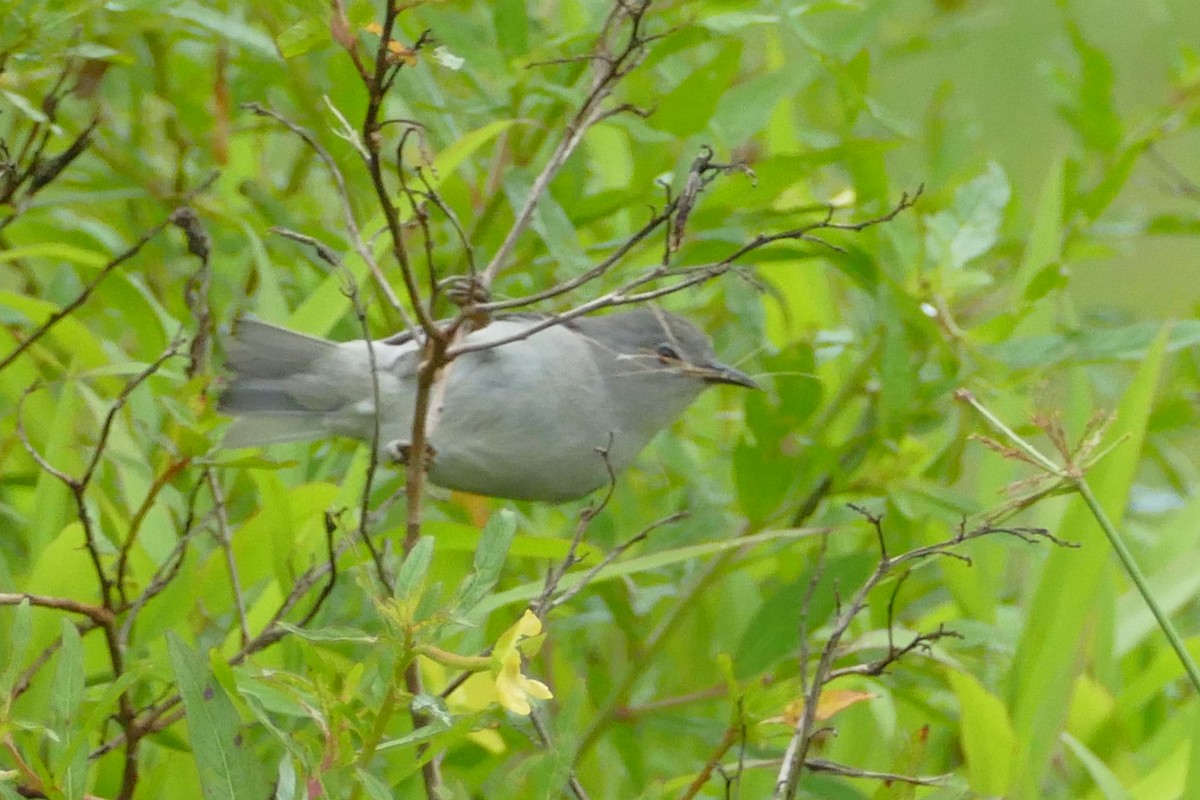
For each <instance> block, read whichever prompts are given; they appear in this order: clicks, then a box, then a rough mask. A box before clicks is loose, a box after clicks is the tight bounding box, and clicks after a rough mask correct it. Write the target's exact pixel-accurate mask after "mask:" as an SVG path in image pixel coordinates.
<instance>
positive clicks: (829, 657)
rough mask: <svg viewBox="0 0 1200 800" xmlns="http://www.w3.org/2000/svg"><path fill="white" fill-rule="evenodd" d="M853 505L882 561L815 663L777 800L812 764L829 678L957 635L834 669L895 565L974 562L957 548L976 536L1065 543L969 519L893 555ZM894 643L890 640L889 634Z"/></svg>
mask: <svg viewBox="0 0 1200 800" xmlns="http://www.w3.org/2000/svg"><path fill="white" fill-rule="evenodd" d="M851 508H855V510H857V511H859V512H860V513H862V514H864V515H865V516H866V517H867V520H868V522H869V523H870V524H871V525H872V526H873V528H874V530H875V534H876V540H877V544H878V545H879V546H880V556H879V563H878V565H877V566H876V568H875V570H874V571H873V572H872V573H871V575H869V576H868V577H867V579H866V580H865V581H863V583H862V584H861V585H860V586H859V588H858V589H857V590H856V591H855V592H854V594H853V595H852V596H851V598H850V602H849V603H848V604H846V605H844V606H843V605H842V604H841V603H840V602H839V603H838V610H837V613H836V614H835V616H834V621H833V623H832V625H831V632H830V634H829V637H828V638H827V639H826V642H825V646H824V647H823V648H822V649H821V655H820V657H819V658H818V660H817V665H816V667H815V668H814V669H813V676H812V679H811V681H810V682H809V685H808V690H807V691H806V693H805V697H804V710H803V712H802V713H801V716H800V720H799V721H798V722H797V723H796V727H795V730H794V731H793V733H792V737H791V739H790V740H789V741H788V745H787V748H786V749H785V751H784V755H783V760H782V763H781V765H780V767H779V773H778V775H777V777H776V780H775V791H774V792H773V794H772V798H773V800H792V798H794V797H795V796H796V790H797V786H798V784H799V781H800V775H801V772H802V771H803V769H804V768H805V767H808V766H809V761H808V758H807V756H808V749H809V746H810V745H811V743H812V738H813V735H814V732H815V725H816V721H817V720H816V714H817V707H818V704H819V701H820V697H821V693H822V691H823V690H824V688H825V687H826V686H827V685H828V684H829V682H830V681H832V680H834V679H835V678H836V677H840V676H842V675H849V674H856V675H857V674H866V675H880V674H882V673H883V672H884V671H885V670H886V669H887V668H888V667H889V666H891V665H892V664H894V663H895V662H896V661H897V660H898V659H899V658H900V657H902V656H903V655H905V654H907V653H909V652H912V651H913V650H916V649H919V648H920V649H926V648H928V647H929V645H930V644H931V643H932V642H935V641H937V640H938V639H941V638H944V637H946V636H955V635H957V634H954V633H953V632H950V631H946V630H944V629H943V628H940V627H939V628H938V630H936V631H933V632H930V633H923V634H917V635H916V637H915V638H914V640H913V641H912V642H911V643H910V644H909V645H906V646H905V647H902V648H899V649H897V648H895V647H894V646H889V649H888V652H887V653H885V654H884V656H883V657H882V658H880V659H878V660H876V661H874V662H871V663H870V664H868V665H864V666H863V667H862V668H846V669H845V670H841V671H838V670H834V669H833V662H834V660H835V659H836V658H837V656H838V650H839V646H840V644H841V641H842V637H843V636H845V634H846V632H847V631H848V630H849V629H850V625H851V623H853V621H854V619H855V618H856V617H857V616H858V615H859V614H860V613H861V612H862V610H863V608H864V607H865V606H866V602H867V598H868V597H869V596H870V594H871V592H872V591H873V590H874V589H875V587H877V586H878V585H879V584H880V582H882V581H883V580H884V579H885V578H887V577H888V576H890V575H891V574H892V572H893V571H894V570H895V568H896V567H898V566H900V565H902V564H907V563H909V562H913V561H918V560H922V559H926V558H934V557H938V556H941V557H947V558H957V559H960V560H962V561H965V562H967V563H968V564H969V563H970V561H971V560H970V558H968V557H967V556H965V555H962V554H961V553H958V552H956V551H955V549H954V548H956V547H958V546H959V545H961V544H963V543H964V542H967V541H970V540H972V539H977V538H981V537H983V536H988V535H991V534H996V533H1003V534H1008V535H1012V536H1016V537H1017V538H1020V539H1021V540H1022V541H1025V542H1037V541H1043V540H1044V541H1049V542H1052V543H1055V544H1059V545H1062V544H1064V543H1063V542H1061V541H1060V540H1058V539H1056V538H1055V537H1054V536H1052V535H1051V534H1050V533H1049V532H1048V531H1046V530H1043V529H1040V528H1004V527H996V526H992V525H988V524H985V525H982V526H981V527H978V528H975V529H973V530H971V531H967V530H966V525H965V522H964V523H963V524H962V525H960V527H959V531H958V534H957V535H955V536H954V537H952V538H950V539H947V540H945V541H942V542H937V543H935V544H932V545H927V546H924V547H917V548H914V549H912V550H909V551H908V552H905V553H902V554H900V555H898V556H891V557H889V556H888V555H887V552H886V548H884V547H883V541H884V539H883V531H882V518H881V517H880V516H878V515H874V514H871V513H870V512H867V511H865V510H863V509H860V508H856V507H854V506H851ZM894 599H895V597H894V595H893V597H892V602H894ZM889 613H890V612H889ZM889 624H890V620H889ZM890 642H891V638H890V635H889V643H890ZM804 668H805V665H803V664H802V665H801V669H802V670H803V669H804ZM913 780H914V781H915V780H919V779H913Z"/></svg>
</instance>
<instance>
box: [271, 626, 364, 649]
mask: <svg viewBox="0 0 1200 800" xmlns="http://www.w3.org/2000/svg"><path fill="white" fill-rule="evenodd" d="M276 625H278V626H279V627H280V628H282V629H283V630H285V631H287V632H288V633H290V634H292V635H293V636H298V637H300V638H301V639H304V640H305V641H309V642H353V643H356V644H375V643H376V642H378V641H379V637H378V636H372V635H371V634H369V633H366V632H365V631H361V630H359V629H358V628H343V627H332V626H331V627H326V628H299V627H297V626H295V625H291V624H289V623H287V622H278V623H276Z"/></svg>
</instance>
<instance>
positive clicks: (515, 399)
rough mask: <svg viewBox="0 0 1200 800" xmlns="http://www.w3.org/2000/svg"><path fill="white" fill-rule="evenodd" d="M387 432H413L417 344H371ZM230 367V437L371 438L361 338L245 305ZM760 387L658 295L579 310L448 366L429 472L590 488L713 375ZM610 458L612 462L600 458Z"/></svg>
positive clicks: (437, 476)
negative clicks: (247, 313)
mask: <svg viewBox="0 0 1200 800" xmlns="http://www.w3.org/2000/svg"><path fill="white" fill-rule="evenodd" d="M544 320H545V317H544V316H537V315H529V314H514V315H510V316H501V317H497V318H495V319H493V320H492V322H491V323H490V324H489V325H487V326H486V327H484V328H483V329H482V330H478V331H474V332H472V333H471V334H470V335H468V336H467V337H466V339H465V340H464V344H466V345H477V344H482V343H486V342H494V341H498V340H501V339H506V338H508V337H510V336H513V335H514V334H519V333H521V332H523V331H526V330H528V329H529V328H530V327H532V326H534V325H536V324H537V323H539V322H541V321H544ZM373 349H374V353H375V363H376V366H377V370H378V375H379V398H380V406H381V412H380V415H379V427H380V445H381V448H382V447H388V448H389V449H392V448H394V447H395V446H396V445H402V444H403V443H405V442H407V440H408V439H409V438H410V437H411V435H412V434H411V431H412V415H413V404H414V400H415V396H416V384H417V378H416V370H417V365H418V360H419V353H418V348H417V345H416V344H415V343H414V341H413V340H412V337H411V336H409V335H408V334H400V335H397V336H393V337H392V338H390V339H383V340H380V341H376V342H374V344H373ZM226 354H227V359H226V364H227V366H228V368H229V369H230V370H231V371H232V373H233V374H232V380H231V381H230V383H229V385H228V387H227V388H226V389H225V391H224V393H223V394H222V395H221V401H220V408H221V410H222V411H224V412H226V413H229V414H232V415H234V416H235V417H236V418H237V419H236V421H235V422H234V423H233V426H232V427H231V428H230V429H229V431H228V433H226V435H225V441H224V444H225V446H226V447H248V446H252V445H265V444H272V443H275V442H288V441H298V440H305V439H320V438H325V437H327V436H350V437H353V438H356V439H362V440H365V441H370V439H371V436H372V433H373V430H374V402H373V397H374V392H373V389H372V382H371V377H370V375H371V372H370V360H369V356H368V351H367V344H366V341H365V340H361V339H360V340H357V341H352V342H342V343H337V342H331V341H327V340H325V339H317V338H314V337H311V336H306V335H304V334H300V333H295V332H293V331H289V330H286V329H284V328H278V327H276V326H274V325H268V324H266V323H264V322H258V321H255V320H250V319H244V320H241V321H240V322H239V323H238V325H237V326H236V327H235V330H234V333H233V337H232V338H231V339H230V340H229V341H228V342H227V344H226ZM718 383H726V384H733V385H736V386H746V387H752V388H753V387H755V386H756V384H755V383H754V381H753V380H752V379H751V378H750V377H749V376H748V375H746V374H744V373H742V372H739V371H738V370H736V369H733V368H732V367H728V366H725V365H724V364H721V363H719V362H718V361H717V360H716V358H715V356H714V355H713V348H712V343H711V342H710V341H709V339H708V337H707V336H705V335H704V334H703V333H702V332H701V331H699V330H697V329H696V328H695V327H694V326H693V325H692V324H691V323H689V322H687V321H685V320H683V319H680V318H679V317H677V316H674V315H673V314H668V313H666V312H665V311H661V310H659V309H657V308H639V309H637V310H634V311H626V312H623V313H616V314H608V315H606V316H596V317H580V318H577V319H573V320H569V321H567V322H565V323H562V324H559V325H554V326H553V327H549V328H546V329H544V330H541V331H538V332H536V333H534V334H532V335H530V336H529V337H527V338H524V339H520V340H518V341H514V342H508V343H505V344H501V345H498V346H496V347H494V348H491V349H487V350H479V351H475V352H469V353H465V354H463V355H462V356H460V357H459V358H457V359H456V360H455V361H454V363H453V366H452V367H451V372H450V379H449V383H448V385H447V386H446V393H445V399H444V410H443V413H442V415H441V418H440V420H439V422H438V424H437V426H436V427H435V428H434V431H433V434H432V436H431V438H430V445H431V447H432V449H433V453H434V455H433V458H432V462H431V464H430V467H429V478H430V480H431V481H432V482H433V483H435V484H438V485H439V486H444V487H447V488H450V489H458V490H461V491H465V492H473V493H475V494H483V495H491V496H494V497H506V498H509V499H513V500H542V501H549V502H560V501H564V500H572V499H575V498H578V497H582V496H583V495H585V494H587V493H588V492H590V491H592V490H593V489H596V488H598V487H600V486H603V485H605V484H606V483H608V481H609V467H611V468H612V470H613V471H614V472H615V471H619V470H622V469H624V468H625V467H626V466H628V465H629V464H630V462H632V461H633V460H634V458H636V457H637V455H638V453H640V452H641V451H642V449H643V448H644V447H645V446H646V444H647V443H648V442H649V441H650V439H651V438H653V436H654V435H655V434H656V433H658V431H660V430H662V429H663V428H665V427H667V426H668V425H670V424H671V422H672V421H674V419H675V418H676V417H678V416H679V415H680V414H681V413H683V411H684V409H686V408H687V407H688V406H689V405H690V404H691V403H692V401H693V400H695V399H696V398H697V397H698V396H699V394H700V393H701V392H702V391H703V390H704V389H705V387H707V386H711V385H713V384H718ZM606 460H607V464H606V463H605V462H606Z"/></svg>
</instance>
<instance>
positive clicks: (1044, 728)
mask: <svg viewBox="0 0 1200 800" xmlns="http://www.w3.org/2000/svg"><path fill="white" fill-rule="evenodd" d="M1166 344H1167V335H1166V332H1165V331H1164V332H1163V334H1162V335H1161V336H1160V337H1159V338H1158V340H1157V341H1156V342H1155V343H1154V345H1153V346H1152V347H1151V348H1150V349H1149V351H1148V352H1147V353H1146V357H1145V358H1144V359H1143V361H1142V363H1141V365H1140V367H1139V369H1138V371H1137V373H1136V374H1135V375H1134V377H1133V379H1132V380H1131V381H1130V384H1129V386H1128V387H1127V388H1126V391H1125V393H1124V397H1123V399H1122V402H1121V404H1120V406H1119V407H1118V408H1117V411H1116V420H1115V422H1114V423H1113V425H1112V427H1111V429H1110V430H1109V431H1108V435H1107V436H1106V440H1107V441H1110V442H1120V446H1118V447H1116V448H1114V449H1113V450H1112V451H1111V452H1109V453H1108V454H1107V455H1106V456H1105V457H1104V458H1103V459H1102V460H1101V461H1100V462H1099V463H1098V464H1096V465H1095V466H1094V467H1093V468H1092V469H1091V471H1090V472H1089V473H1088V481H1089V483H1090V485H1091V487H1092V490H1093V492H1094V493H1095V494H1096V496H1097V497H1100V498H1101V502H1102V504H1103V505H1104V506H1105V512H1106V514H1107V515H1108V517H1109V519H1110V520H1111V521H1112V522H1113V524H1114V525H1116V526H1118V528H1119V527H1120V525H1121V520H1122V519H1123V517H1124V511H1125V506H1126V502H1127V501H1126V499H1127V498H1128V497H1129V490H1130V487H1131V486H1132V484H1133V479H1134V476H1135V475H1136V474H1137V470H1138V465H1139V462H1140V456H1141V450H1142V444H1143V442H1144V440H1145V436H1146V424H1147V420H1148V419H1149V417H1150V411H1151V409H1152V407H1153V398H1154V394H1155V388H1156V387H1157V385H1158V381H1159V379H1160V376H1161V371H1162V365H1163V355H1164V352H1165V350H1166ZM1055 527H1056V528H1057V529H1058V530H1061V531H1069V532H1070V534H1069V535H1070V537H1071V538H1072V539H1074V540H1076V541H1078V542H1079V543H1080V545H1081V547H1080V548H1079V549H1068V548H1062V547H1059V548H1055V549H1054V550H1053V551H1051V553H1050V554H1049V556H1048V557H1047V558H1046V561H1045V564H1044V566H1043V568H1042V574H1041V578H1040V580H1039V581H1038V585H1037V588H1036V589H1035V591H1034V594H1033V596H1032V599H1031V601H1030V604H1029V611H1028V622H1027V623H1026V626H1025V630H1024V631H1023V633H1022V635H1021V639H1020V642H1019V644H1018V647H1017V653H1016V658H1015V659H1014V662H1013V666H1012V668H1011V670H1010V675H1011V676H1012V680H1011V684H1010V693H1011V697H1012V704H1011V705H1012V720H1013V730H1014V732H1015V734H1016V736H1017V741H1018V742H1019V751H1018V759H1017V766H1016V772H1015V775H1016V776H1017V778H1018V780H1019V781H1020V786H1019V787H1018V788H1019V794H1020V796H1023V797H1034V796H1037V794H1038V787H1039V786H1040V782H1041V778H1042V775H1043V774H1044V772H1045V770H1046V768H1047V767H1048V766H1049V763H1050V760H1051V758H1052V757H1053V754H1054V751H1055V748H1054V742H1055V739H1056V737H1057V735H1058V733H1059V731H1060V728H1061V726H1062V722H1063V719H1064V715H1065V714H1066V709H1067V704H1068V702H1069V700H1070V697H1071V687H1072V685H1073V683H1074V681H1075V676H1076V673H1077V671H1078V670H1079V669H1080V668H1081V664H1082V663H1083V654H1082V653H1081V652H1080V650H1081V647H1082V646H1083V644H1084V639H1083V632H1084V631H1085V630H1088V629H1089V628H1090V627H1091V625H1092V624H1093V623H1092V620H1093V617H1094V615H1095V614H1096V613H1097V611H1098V608H1097V597H1098V589H1099V586H1100V583H1101V581H1103V580H1105V576H1106V575H1109V574H1110V573H1111V571H1112V568H1113V566H1112V558H1111V552H1110V547H1109V545H1108V542H1107V540H1106V539H1105V538H1104V535H1103V533H1102V532H1101V531H1100V529H1099V526H1098V524H1097V523H1096V521H1095V519H1094V518H1093V517H1092V515H1091V512H1090V511H1089V510H1088V508H1087V505H1086V504H1085V503H1084V502H1083V500H1082V499H1080V498H1078V497H1075V498H1072V500H1071V502H1070V505H1069V506H1068V507H1067V510H1066V513H1065V514H1064V515H1063V518H1062V520H1061V522H1060V523H1059V525H1057V526H1055Z"/></svg>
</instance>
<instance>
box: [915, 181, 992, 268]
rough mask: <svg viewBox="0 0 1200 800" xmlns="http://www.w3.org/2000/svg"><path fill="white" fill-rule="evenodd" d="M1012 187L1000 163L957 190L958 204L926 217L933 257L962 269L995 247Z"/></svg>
mask: <svg viewBox="0 0 1200 800" xmlns="http://www.w3.org/2000/svg"><path fill="white" fill-rule="evenodd" d="M1010 195H1011V189H1010V188H1009V185H1008V177H1007V176H1006V175H1005V174H1004V170H1003V169H1002V168H1001V167H1000V165H999V164H996V163H995V162H992V163H990V164H988V169H987V172H985V173H984V174H983V175H980V176H979V177H978V178H976V179H975V180H973V181H971V182H970V183H968V184H965V185H964V186H960V187H959V188H958V189H957V190H956V191H955V192H954V205H953V206H952V207H951V208H949V209H947V210H946V211H939V212H938V213H937V214H934V215H932V216H931V217H929V219H928V220H927V221H926V226H927V232H926V234H925V246H926V247H927V248H928V249H929V255H930V258H931V259H932V260H933V261H934V262H936V263H937V264H939V265H941V266H942V267H943V268H944V269H947V270H959V269H962V268H963V267H964V266H966V265H967V264H968V263H969V262H970V261H972V260H974V259H976V258H978V257H979V256H981V255H983V254H984V253H986V252H987V251H988V250H990V249H992V246H993V245H995V244H996V239H997V237H998V235H999V232H1000V223H1001V222H1002V221H1003V215H1004V209H1005V207H1006V206H1007V205H1008V200H1009V197H1010Z"/></svg>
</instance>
